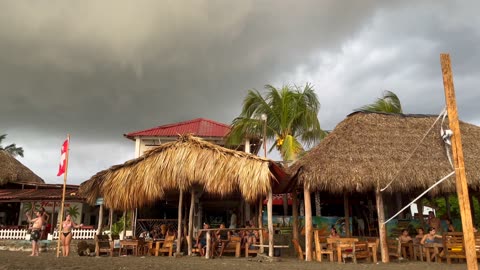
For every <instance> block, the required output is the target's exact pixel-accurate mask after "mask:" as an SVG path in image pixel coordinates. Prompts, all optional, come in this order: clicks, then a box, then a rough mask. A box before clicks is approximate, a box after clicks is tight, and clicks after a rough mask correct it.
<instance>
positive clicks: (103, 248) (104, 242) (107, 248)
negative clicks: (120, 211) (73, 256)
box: [95, 234, 113, 257]
mask: <svg viewBox="0 0 480 270" xmlns="http://www.w3.org/2000/svg"><path fill="white" fill-rule="evenodd" d="M100 253H107V254H108V253H110V257H112V256H113V242H110V238H109V237H108V235H103V234H98V235H95V255H96V256H97V257H98V256H100Z"/></svg>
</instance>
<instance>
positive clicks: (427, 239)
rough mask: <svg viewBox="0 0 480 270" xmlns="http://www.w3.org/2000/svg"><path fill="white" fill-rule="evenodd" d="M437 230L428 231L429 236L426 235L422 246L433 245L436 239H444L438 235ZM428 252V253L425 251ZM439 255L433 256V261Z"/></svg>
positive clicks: (421, 242) (430, 229)
mask: <svg viewBox="0 0 480 270" xmlns="http://www.w3.org/2000/svg"><path fill="white" fill-rule="evenodd" d="M436 233H437V232H436V230H435V228H429V229H428V234H425V235H424V236H423V238H422V241H420V244H422V245H425V244H433V243H435V239H436V238H442V236H441V235H438V234H436ZM425 252H426V251H425ZM436 255H437V254H432V257H431V259H432V260H433V259H434V258H435V256H436Z"/></svg>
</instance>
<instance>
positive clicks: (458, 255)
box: [442, 232, 477, 264]
mask: <svg viewBox="0 0 480 270" xmlns="http://www.w3.org/2000/svg"><path fill="white" fill-rule="evenodd" d="M475 238H477V237H475ZM442 240H443V250H444V254H445V257H446V258H447V263H448V264H451V263H452V258H455V259H466V258H467V257H466V254H465V244H464V243H463V233H461V232H449V233H445V234H443V239H442Z"/></svg>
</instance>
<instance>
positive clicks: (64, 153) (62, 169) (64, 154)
mask: <svg viewBox="0 0 480 270" xmlns="http://www.w3.org/2000/svg"><path fill="white" fill-rule="evenodd" d="M67 151H68V139H66V140H65V141H64V142H63V144H62V150H61V154H62V157H61V158H60V165H59V166H58V173H57V176H60V175H62V174H64V173H65V171H66V169H67Z"/></svg>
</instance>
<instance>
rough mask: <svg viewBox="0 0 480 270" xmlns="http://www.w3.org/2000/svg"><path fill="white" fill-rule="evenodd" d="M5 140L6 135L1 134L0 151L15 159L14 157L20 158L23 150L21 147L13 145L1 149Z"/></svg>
mask: <svg viewBox="0 0 480 270" xmlns="http://www.w3.org/2000/svg"><path fill="white" fill-rule="evenodd" d="M5 138H7V134H2V135H0V151H1V150H3V151H5V152H7V153H9V154H10V155H12V156H14V157H16V156H21V157H23V148H22V147H17V146H16V145H15V144H14V143H12V144H10V145H7V146H5V147H3V145H2V141H3V140H4V139H5Z"/></svg>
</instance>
